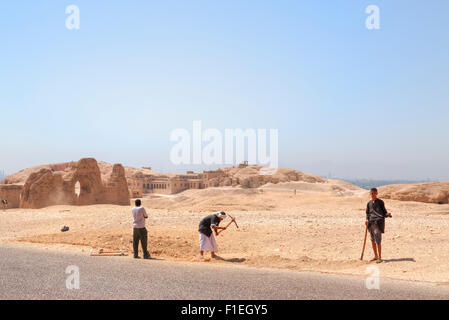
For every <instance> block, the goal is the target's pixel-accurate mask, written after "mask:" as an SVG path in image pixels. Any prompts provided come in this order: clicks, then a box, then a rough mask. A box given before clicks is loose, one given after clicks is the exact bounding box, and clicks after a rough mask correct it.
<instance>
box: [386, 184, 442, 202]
mask: <svg viewBox="0 0 449 320" xmlns="http://www.w3.org/2000/svg"><path fill="white" fill-rule="evenodd" d="M378 190H379V197H381V198H385V199H392V200H401V201H417V202H427V203H440V204H445V203H448V202H449V182H429V183H415V184H392V185H388V186H382V187H379V188H378Z"/></svg>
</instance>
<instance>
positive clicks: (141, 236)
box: [133, 228, 150, 258]
mask: <svg viewBox="0 0 449 320" xmlns="http://www.w3.org/2000/svg"><path fill="white" fill-rule="evenodd" d="M139 241H140V243H141V244H142V251H143V256H144V258H145V257H148V256H149V255H150V253H149V252H148V249H147V245H148V231H147V229H146V228H134V229H133V250H134V257H137V256H138V253H139Z"/></svg>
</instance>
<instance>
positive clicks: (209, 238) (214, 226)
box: [198, 211, 226, 258]
mask: <svg viewBox="0 0 449 320" xmlns="http://www.w3.org/2000/svg"><path fill="white" fill-rule="evenodd" d="M225 218H226V213H224V212H223V211H221V212H216V213H214V214H211V215H210V216H207V217H205V218H204V219H203V220H201V222H200V225H199V228H198V232H199V234H200V254H201V258H203V257H204V251H209V252H210V256H211V258H215V257H216V255H215V253H216V252H217V251H218V246H217V242H216V241H215V237H214V234H213V233H212V230H214V232H215V234H218V233H217V231H218V230H225V229H226V228H225V227H219V224H220V222H221V221H222V220H223V219H225Z"/></svg>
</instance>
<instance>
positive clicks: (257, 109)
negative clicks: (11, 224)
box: [0, 0, 449, 180]
mask: <svg viewBox="0 0 449 320" xmlns="http://www.w3.org/2000/svg"><path fill="white" fill-rule="evenodd" d="M70 4H75V5H77V6H78V7H79V8H80V26H81V28H80V30H77V31H74V30H68V29H66V27H65V19H66V17H67V15H66V14H65V8H66V6H67V5H70ZM370 4H374V5H378V6H379V8H380V19H381V20H380V21H381V22H380V23H381V29H380V30H371V31H370V30H367V29H366V28H365V19H366V17H367V14H366V13H365V8H366V7H367V6H368V5H370ZM448 13H449V1H447V0H440V1H437V0H430V1H410V0H408V1H405V0H395V1H380V0H370V1H358V0H354V1H348V0H339V1H336V0H328V1H324V0H322V1H300V0H292V1H282V0H281V1H274V0H273V1H264V0H243V1H242V0H239V1H213V0H212V1H211V0H203V1H197V0H192V1H181V0H179V1H129V0H127V1H125V0H123V1H81V0H72V1H53V0H47V1H24V0H18V1H8V2H6V1H2V2H1V3H0V43H1V50H0V111H1V132H2V141H1V157H0V169H4V170H5V171H6V172H8V173H13V172H15V171H17V170H19V169H22V168H24V167H29V166H32V165H37V164H42V163H53V162H62V161H70V160H78V159H80V158H82V157H86V156H92V157H95V158H97V159H98V160H104V161H109V162H119V163H123V164H125V165H132V166H137V167H139V166H152V167H153V168H154V169H157V170H161V171H167V170H171V171H180V170H184V169H186V168H184V167H177V166H174V165H172V164H171V163H170V161H169V150H170V148H171V147H172V146H173V143H172V142H170V141H169V135H170V132H171V131H172V130H173V129H176V128H186V129H189V130H191V127H192V121H193V120H201V121H202V124H203V127H204V128H217V129H220V130H223V129H225V128H243V129H246V128H255V129H258V128H267V129H269V128H276V129H278V130H279V164H280V166H282V167H290V168H296V169H299V170H302V171H305V172H311V173H316V174H321V175H327V174H328V173H329V172H331V173H332V175H333V176H338V177H346V178H355V177H358V178H364V177H365V178H391V179H393V178H395V179H426V178H430V179H439V180H449V129H448V120H449V41H448V34H449V20H448ZM191 168H193V169H195V170H197V169H202V168H203V167H198V166H192V167H191Z"/></svg>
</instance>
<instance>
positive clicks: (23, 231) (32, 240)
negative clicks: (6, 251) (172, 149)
mask: <svg viewBox="0 0 449 320" xmlns="http://www.w3.org/2000/svg"><path fill="white" fill-rule="evenodd" d="M294 190H296V192H294ZM368 200H369V197H368V192H367V191H366V190H363V189H359V188H357V187H355V186H352V185H350V184H347V183H344V182H341V181H334V180H328V181H327V182H326V183H320V184H313V183H305V182H286V183H278V184H276V185H274V184H267V185H264V186H263V187H261V188H258V189H257V188H249V189H243V188H240V187H219V188H208V189H204V190H187V191H184V192H182V193H179V194H176V195H163V196H158V195H151V196H148V197H147V198H144V199H143V203H144V206H145V207H146V208H147V211H148V212H149V214H150V218H149V221H148V226H147V228H148V230H149V249H150V252H151V254H152V255H153V256H154V257H157V258H162V259H165V260H171V261H179V262H197V263H209V264H215V263H225V264H231V265H232V264H238V265H247V266H254V267H264V268H281V269H292V270H298V271H301V270H307V271H319V272H325V273H339V274H359V275H364V274H365V271H366V267H367V266H368V265H369V262H368V261H367V260H368V259H370V258H371V257H372V251H371V246H370V243H369V239H368V243H367V247H366V251H365V260H364V261H360V260H359V258H360V253H361V249H362V244H363V236H364V230H365V229H364V221H365V208H366V202H367V201H368ZM386 206H387V209H388V210H389V211H390V212H391V213H392V214H393V218H392V219H388V220H387V223H386V233H385V234H384V240H383V258H384V260H385V261H384V263H382V264H379V265H378V266H379V268H380V273H381V276H384V277H390V278H397V279H404V280H413V281H429V282H437V283H441V284H445V285H449V228H448V217H449V205H448V204H432V203H422V202H406V201H397V200H386ZM217 210H223V211H226V212H228V213H230V214H231V215H232V216H234V217H236V219H237V222H238V224H239V227H240V228H239V229H237V228H236V227H235V226H234V225H232V226H231V227H229V229H228V230H226V231H225V232H223V233H222V234H221V235H219V236H218V237H217V242H218V245H219V249H220V252H219V255H220V256H221V257H222V260H213V261H210V262H202V261H201V260H200V259H199V253H198V250H199V244H198V232H197V228H198V223H199V221H200V219H201V218H202V217H204V216H205V215H208V214H210V213H212V212H214V211H217ZM130 211H131V207H130V206H116V205H93V206H52V207H47V208H43V209H10V210H7V211H5V212H1V211H0V245H14V246H31V247H33V246H38V247H40V248H42V247H44V248H47V249H48V250H61V251H66V250H68V251H81V252H85V254H86V255H88V254H89V251H90V249H92V248H94V249H99V248H104V249H116V250H123V249H124V250H127V252H128V253H129V254H130V255H128V256H127V257H116V259H131V257H132V255H131V252H132V249H131V248H132V243H131V235H132V217H131V212H130ZM228 221H229V220H225V221H224V222H223V223H224V224H226V223H227V222H228ZM64 225H67V226H69V227H70V230H69V231H68V232H61V231H60V229H61V227H62V226H64ZM92 259H98V258H96V257H92ZM100 259H101V258H100Z"/></svg>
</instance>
